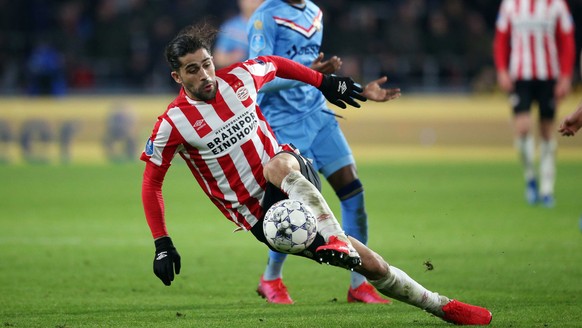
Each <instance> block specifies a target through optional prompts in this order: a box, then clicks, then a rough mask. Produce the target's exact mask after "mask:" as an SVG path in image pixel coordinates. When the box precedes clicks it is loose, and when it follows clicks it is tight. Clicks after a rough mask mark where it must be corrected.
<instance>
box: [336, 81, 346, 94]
mask: <svg viewBox="0 0 582 328" xmlns="http://www.w3.org/2000/svg"><path fill="white" fill-rule="evenodd" d="M347 88H348V86H347V85H346V82H345V81H340V83H339V84H338V86H337V92H339V93H341V94H342V95H343V94H344V92H346V90H347Z"/></svg>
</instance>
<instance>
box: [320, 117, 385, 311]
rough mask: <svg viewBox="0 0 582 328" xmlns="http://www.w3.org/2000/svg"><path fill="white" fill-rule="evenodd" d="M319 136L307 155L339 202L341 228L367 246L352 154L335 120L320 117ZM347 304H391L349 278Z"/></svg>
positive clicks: (354, 274)
mask: <svg viewBox="0 0 582 328" xmlns="http://www.w3.org/2000/svg"><path fill="white" fill-rule="evenodd" d="M316 118H317V119H318V121H319V124H318V125H319V128H318V129H317V130H318V133H317V135H316V137H315V139H314V142H313V144H312V145H311V148H310V149H309V151H310V153H311V154H313V158H314V160H315V164H316V166H317V167H319V168H320V172H321V173H322V174H323V175H324V176H325V177H326V179H327V181H328V182H329V184H330V185H331V187H332V188H333V190H334V191H335V193H336V195H337V196H338V199H339V201H340V207H341V218H342V220H341V223H342V228H343V229H344V231H345V232H346V234H347V235H348V236H352V237H354V238H356V239H358V240H359V241H361V242H362V243H363V244H367V242H368V215H367V213H366V207H365V203H364V186H363V185H362V183H361V181H360V179H359V178H358V174H357V170H356V164H355V161H354V158H353V156H352V151H351V149H350V147H349V145H348V143H347V141H346V138H345V137H344V135H343V133H342V131H341V129H340V127H339V125H338V123H337V121H336V119H335V117H333V116H332V115H329V114H326V113H325V112H322V113H320V114H319V115H317V116H316ZM350 276H351V277H350V278H351V279H350V288H349V289H348V296H347V299H348V302H364V303H390V301H389V300H386V299H383V298H382V297H381V296H380V295H378V293H377V292H376V291H375V290H374V288H373V286H371V285H370V284H369V283H368V282H367V281H366V278H365V277H364V276H362V275H361V274H359V273H357V272H355V271H354V272H352V273H351V275H350Z"/></svg>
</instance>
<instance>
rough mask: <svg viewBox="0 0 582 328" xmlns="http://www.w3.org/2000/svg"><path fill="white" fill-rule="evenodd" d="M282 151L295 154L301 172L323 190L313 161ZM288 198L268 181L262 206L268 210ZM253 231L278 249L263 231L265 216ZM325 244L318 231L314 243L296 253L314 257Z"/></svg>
mask: <svg viewBox="0 0 582 328" xmlns="http://www.w3.org/2000/svg"><path fill="white" fill-rule="evenodd" d="M282 152H283V153H287V154H291V155H293V156H294V157H295V158H296V159H297V161H298V162H299V167H300V171H301V174H302V175H303V176H304V177H305V178H306V179H307V180H308V181H309V182H311V183H312V184H313V185H314V186H315V187H316V188H317V190H319V191H321V180H320V179H319V174H318V173H317V171H316V170H315V168H314V167H313V165H312V164H311V162H310V161H309V160H307V159H306V158H304V157H303V156H301V155H298V154H296V153H294V152H292V151H287V150H284V151H282ZM275 156H276V155H275ZM287 198H289V197H287V195H286V194H285V193H284V192H283V191H281V189H279V188H277V187H276V186H275V185H274V184H272V183H270V182H268V183H267V188H266V190H265V195H264V196H263V200H262V201H261V206H262V207H263V208H264V209H265V211H266V210H267V209H268V208H270V207H271V206H272V205H273V204H275V203H276V202H278V201H280V200H283V199H287ZM251 232H252V234H253V235H254V236H255V238H257V239H258V240H259V241H260V242H262V243H263V244H265V245H267V247H269V248H270V249H272V250H273V251H277V250H276V249H273V247H271V245H269V243H268V242H267V239H266V238H265V233H264V232H263V218H261V220H260V221H259V222H257V223H256V224H255V225H254V226H253V227H252V228H251ZM324 244H325V240H324V239H323V236H321V235H320V234H319V233H317V235H316V236H315V240H313V243H311V245H310V246H309V247H308V248H307V249H306V250H304V251H303V252H301V253H298V254H295V255H299V256H304V257H307V258H310V259H314V258H313V255H314V254H315V250H316V249H317V248H318V247H319V246H321V245H324Z"/></svg>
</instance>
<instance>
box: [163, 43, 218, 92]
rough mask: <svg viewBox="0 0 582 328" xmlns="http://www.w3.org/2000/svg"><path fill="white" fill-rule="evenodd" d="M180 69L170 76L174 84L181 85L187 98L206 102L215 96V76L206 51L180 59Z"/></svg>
mask: <svg viewBox="0 0 582 328" xmlns="http://www.w3.org/2000/svg"><path fill="white" fill-rule="evenodd" d="M179 59H180V62H181V63H182V67H180V71H179V72H175V73H176V74H175V75H174V73H173V74H172V76H173V77H174V80H176V82H178V83H180V84H182V86H183V87H184V89H185V90H186V93H187V94H188V96H189V97H190V98H192V99H195V100H202V101H207V100H211V99H214V97H215V96H216V90H217V89H216V75H215V71H214V63H213V62H212V56H210V54H209V53H208V51H207V50H206V49H199V50H197V51H196V52H194V53H190V54H187V55H185V56H183V57H180V58H179Z"/></svg>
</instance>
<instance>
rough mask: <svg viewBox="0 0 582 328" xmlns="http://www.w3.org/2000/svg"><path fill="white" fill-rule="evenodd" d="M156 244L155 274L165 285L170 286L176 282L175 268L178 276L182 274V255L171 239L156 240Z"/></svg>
mask: <svg viewBox="0 0 582 328" xmlns="http://www.w3.org/2000/svg"><path fill="white" fill-rule="evenodd" d="M154 243H155V244H156V256H155V257H154V273H155V274H156V276H157V277H158V278H160V280H161V281H162V282H163V283H164V285H166V286H170V285H171V284H172V281H173V280H174V268H175V269H176V274H180V254H178V251H176V248H175V247H174V244H172V239H170V237H162V238H160V239H156V240H155V241H154Z"/></svg>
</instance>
